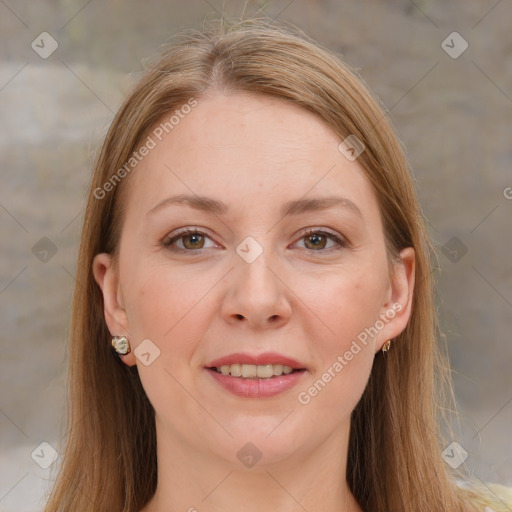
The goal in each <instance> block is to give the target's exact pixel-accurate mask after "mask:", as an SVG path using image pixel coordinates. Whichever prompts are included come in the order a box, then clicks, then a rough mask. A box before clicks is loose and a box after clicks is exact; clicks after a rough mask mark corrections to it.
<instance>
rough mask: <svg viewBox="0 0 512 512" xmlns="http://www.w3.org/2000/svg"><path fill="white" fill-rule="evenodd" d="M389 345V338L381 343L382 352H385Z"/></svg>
mask: <svg viewBox="0 0 512 512" xmlns="http://www.w3.org/2000/svg"><path fill="white" fill-rule="evenodd" d="M390 346H391V340H388V341H386V343H384V345H382V349H381V350H382V352H387V351H388V350H389V347H390Z"/></svg>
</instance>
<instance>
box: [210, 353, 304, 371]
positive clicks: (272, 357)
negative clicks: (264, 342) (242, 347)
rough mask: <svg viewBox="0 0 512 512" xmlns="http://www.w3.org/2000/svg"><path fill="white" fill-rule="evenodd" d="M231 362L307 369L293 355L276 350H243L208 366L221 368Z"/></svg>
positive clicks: (216, 360)
mask: <svg viewBox="0 0 512 512" xmlns="http://www.w3.org/2000/svg"><path fill="white" fill-rule="evenodd" d="M231 364H254V365H258V366H259V365H261V366H264V365H268V364H282V365H283V366H290V367H291V368H293V369H294V370H302V369H304V370H305V369H306V367H305V365H303V364H302V363H299V362H298V361H296V360H295V359H293V358H291V357H287V356H284V355H282V354H278V353H276V352H263V353H262V354H245V353H242V352H239V353H236V354H230V355H228V356H224V357H221V358H220V359H215V360H214V361H211V362H210V363H208V364H207V365H206V367H207V368H219V367H220V366H224V365H231Z"/></svg>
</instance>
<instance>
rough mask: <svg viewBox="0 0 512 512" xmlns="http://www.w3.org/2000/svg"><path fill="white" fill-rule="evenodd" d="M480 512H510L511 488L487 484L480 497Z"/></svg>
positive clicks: (511, 508) (511, 511)
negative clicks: (484, 491) (485, 490)
mask: <svg viewBox="0 0 512 512" xmlns="http://www.w3.org/2000/svg"><path fill="white" fill-rule="evenodd" d="M481 504H482V506H483V507H485V508H483V509H482V512H512V488H510V487H505V486H504V485H499V484H488V485H487V492H486V493H485V496H483V495H482V501H481Z"/></svg>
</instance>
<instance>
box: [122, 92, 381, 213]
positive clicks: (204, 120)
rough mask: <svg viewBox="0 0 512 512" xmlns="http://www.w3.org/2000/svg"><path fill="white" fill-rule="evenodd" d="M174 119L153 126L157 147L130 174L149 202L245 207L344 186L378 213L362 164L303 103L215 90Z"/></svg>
mask: <svg viewBox="0 0 512 512" xmlns="http://www.w3.org/2000/svg"><path fill="white" fill-rule="evenodd" d="M169 118H170V116H169V115H168V114H166V115H165V116H163V117H162V121H160V122H159V123H157V124H156V125H155V127H154V128H153V130H152V131H150V135H149V136H150V137H152V139H153V140H154V142H155V144H154V148H153V149H151V150H150V151H149V153H148V154H147V155H146V156H145V157H144V158H143V159H142V161H141V162H140V163H139V164H138V166H137V170H136V172H135V173H133V176H132V178H131V180H130V181H132V183H131V185H130V189H131V191H130V192H129V195H130V196H136V197H137V199H138V201H137V202H143V203H145V205H146V206H150V205H151V204H153V205H154V204H156V203H157V202H158V201H161V200H162V199H163V198H165V197H166V196H167V195H171V194H178V193H187V194H197V195H201V196H215V197H217V198H221V199H222V200H224V202H226V203H233V202H239V203H240V204H239V206H241V207H244V206H247V205H248V204H249V203H250V202H251V198H252V197H254V196H257V197H258V201H257V203H258V204H260V205H261V204H264V203H267V205H268V204H269V203H272V204H275V203H276V201H278V200H281V199H282V200H283V201H282V202H285V201H286V200H287V199H288V200H293V199H297V198H299V197H303V196H305V195H306V194H312V195H314V196H319V195H332V193H333V192H335V191H339V192H340V193H343V195H344V196H346V197H348V199H351V200H352V201H354V202H357V201H362V202H363V203H365V204H363V205H362V207H364V208H366V209H370V210H371V209H372V206H373V210H374V211H373V213H374V214H375V213H377V214H378V212H376V210H375V209H376V208H377V205H376V199H375V197H373V191H372V189H371V186H370V184H369V182H368V179H367V178H366V176H365V174H364V172H363V171H362V169H361V167H360V166H359V165H358V163H357V162H356V161H349V160H347V159H346V158H345V157H344V156H343V155H342V154H341V153H340V152H339V150H338V144H339V143H340V141H341V140H340V138H339V137H338V136H337V135H336V134H334V133H333V132H332V131H331V130H330V128H329V127H327V126H326V125H325V124H324V123H323V121H322V120H321V119H320V118H319V117H318V116H317V115H315V114H313V113H312V112H309V111H308V110H306V109H304V108H301V107H299V106H297V105H295V104H292V103H290V102H287V101H284V100H280V99H277V98H273V97H268V96H263V95H255V94H248V93H236V94H231V95H221V94H217V95H215V96H213V97H209V98H201V99H198V100H197V106H195V107H194V108H193V109H191V110H190V111H189V113H188V114H186V115H182V116H181V117H179V118H178V117H177V116H176V118H175V123H174V124H172V128H171V126H170V124H169V123H168V124H167V129H166V130H165V129H162V127H164V128H165V124H164V123H165V122H166V121H168V120H169ZM176 121H177V122H176ZM155 130H157V131H155ZM162 132H163V133H162ZM167 132H168V133H167ZM155 133H156V134H157V135H155ZM372 202H373V203H374V204H373V205H372ZM251 204H252V203H251ZM254 204H255V203H254ZM277 206H278V205H277V204H276V207H277ZM279 206H280V205H279ZM370 213H371V212H370Z"/></svg>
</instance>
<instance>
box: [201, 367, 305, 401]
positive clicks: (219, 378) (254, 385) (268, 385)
mask: <svg viewBox="0 0 512 512" xmlns="http://www.w3.org/2000/svg"><path fill="white" fill-rule="evenodd" d="M251 364H253V363H251ZM278 364H281V363H278ZM206 371H207V373H209V374H210V375H211V376H212V377H213V379H214V380H215V381H216V382H217V384H219V385H220V386H221V387H223V388H224V389H225V390H226V391H229V392H230V393H232V394H234V395H236V396H240V397H243V398H268V397H271V396H275V395H278V394H279V393H284V392H285V391H288V390H289V389H291V388H293V387H294V386H295V385H297V383H298V382H299V381H300V379H302V377H303V376H304V375H305V374H306V373H307V371H306V370H300V371H296V372H293V373H289V374H288V375H281V376H279V377H272V378H270V379H258V378H254V379H243V378H241V377H231V375H222V374H221V373H218V372H217V371H216V370H214V369H211V368H206Z"/></svg>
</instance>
